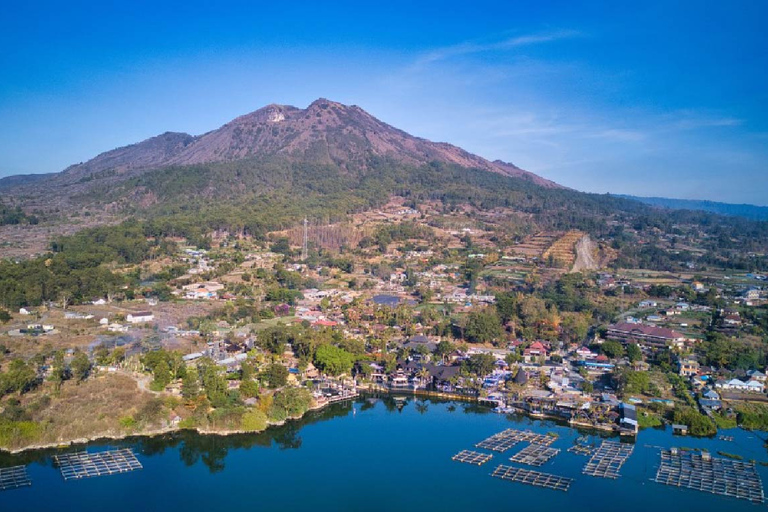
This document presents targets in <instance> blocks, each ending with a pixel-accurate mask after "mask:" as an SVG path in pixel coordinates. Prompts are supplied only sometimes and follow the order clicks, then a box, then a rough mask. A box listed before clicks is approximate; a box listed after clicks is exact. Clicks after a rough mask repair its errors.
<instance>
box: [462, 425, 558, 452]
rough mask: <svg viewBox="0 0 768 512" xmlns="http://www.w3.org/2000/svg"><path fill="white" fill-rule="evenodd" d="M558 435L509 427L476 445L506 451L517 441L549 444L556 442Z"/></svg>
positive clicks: (496, 450) (495, 450)
mask: <svg viewBox="0 0 768 512" xmlns="http://www.w3.org/2000/svg"><path fill="white" fill-rule="evenodd" d="M555 439H556V437H554V436H550V435H546V434H537V433H536V432H531V431H530V430H515V429H512V428H509V429H507V430H504V431H503V432H499V433H498V434H494V435H492V436H491V437H489V438H486V439H484V440H482V441H480V442H479V443H477V444H476V445H475V447H476V448H483V449H485V450H491V451H494V452H505V451H507V450H509V449H510V448H512V447H513V446H515V445H516V444H517V443H520V442H522V441H527V442H529V443H532V444H538V445H544V446H549V445H551V444H552V443H554V442H555Z"/></svg>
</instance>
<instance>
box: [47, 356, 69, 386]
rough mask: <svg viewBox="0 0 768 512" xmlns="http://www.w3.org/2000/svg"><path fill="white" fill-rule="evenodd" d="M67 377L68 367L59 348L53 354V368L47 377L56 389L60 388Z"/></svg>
mask: <svg viewBox="0 0 768 512" xmlns="http://www.w3.org/2000/svg"><path fill="white" fill-rule="evenodd" d="M68 378H69V368H67V365H66V364H65V363H64V353H63V352H62V351H61V350H59V351H57V352H56V353H55V354H54V356H53V368H52V370H51V375H50V377H49V379H50V381H51V382H53V383H54V387H55V388H56V390H57V391H58V390H59V389H61V385H62V384H63V383H64V381H65V380H67V379H68Z"/></svg>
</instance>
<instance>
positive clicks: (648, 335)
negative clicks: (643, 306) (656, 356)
mask: <svg viewBox="0 0 768 512" xmlns="http://www.w3.org/2000/svg"><path fill="white" fill-rule="evenodd" d="M607 337H608V339H611V340H617V341H620V342H622V343H638V344H640V345H644V346H649V347H653V348H665V347H670V346H678V347H682V346H683V344H684V343H685V340H686V338H685V335H683V334H681V333H679V332H677V331H673V330H672V329H666V328H664V327H656V326H655V325H643V324H631V323H626V322H623V323H618V324H615V325H609V326H608V333H607Z"/></svg>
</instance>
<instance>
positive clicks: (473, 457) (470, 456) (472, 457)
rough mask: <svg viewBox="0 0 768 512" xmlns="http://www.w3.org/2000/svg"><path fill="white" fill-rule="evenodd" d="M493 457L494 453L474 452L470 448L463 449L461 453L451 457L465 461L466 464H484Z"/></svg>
mask: <svg viewBox="0 0 768 512" xmlns="http://www.w3.org/2000/svg"><path fill="white" fill-rule="evenodd" d="M492 458H493V455H488V454H487V453H480V452H473V451H470V450H461V451H460V452H459V453H457V454H456V455H454V456H453V457H451V460H455V461H456V462H463V463H465V464H474V465H476V466H482V465H483V464H485V463H486V462H488V461H489V460H491V459H492Z"/></svg>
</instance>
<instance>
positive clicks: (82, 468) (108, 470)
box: [54, 448, 142, 480]
mask: <svg viewBox="0 0 768 512" xmlns="http://www.w3.org/2000/svg"><path fill="white" fill-rule="evenodd" d="M54 459H55V461H56V464H57V465H58V466H59V470H60V471H61V476H63V477H64V480H78V479H80V478H90V477H94V476H105V475H113V474H115V473H127V472H129V471H134V470H136V469H141V468H142V465H141V463H140V462H139V461H138V459H137V458H136V456H135V455H134V454H133V451H132V450H130V449H129V448H124V449H122V450H110V451H105V452H99V453H87V452H75V453H66V454H63V455H55V456H54Z"/></svg>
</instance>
